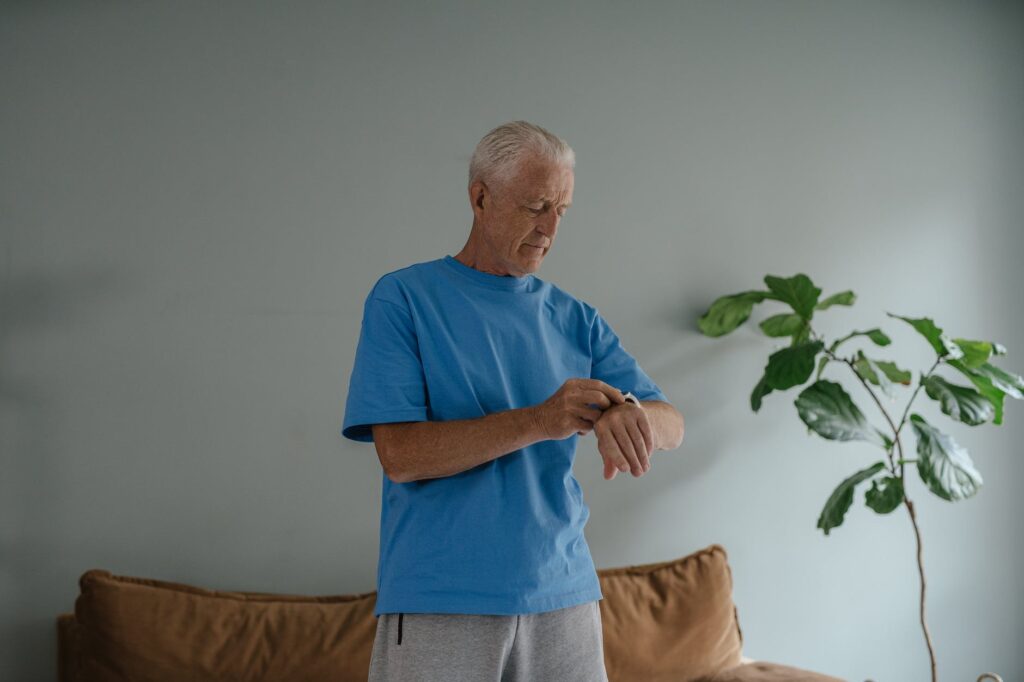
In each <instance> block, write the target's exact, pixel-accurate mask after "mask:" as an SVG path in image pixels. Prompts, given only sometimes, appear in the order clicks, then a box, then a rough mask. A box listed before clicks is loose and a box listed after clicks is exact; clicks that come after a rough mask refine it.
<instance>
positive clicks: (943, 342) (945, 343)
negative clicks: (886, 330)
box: [886, 312, 964, 360]
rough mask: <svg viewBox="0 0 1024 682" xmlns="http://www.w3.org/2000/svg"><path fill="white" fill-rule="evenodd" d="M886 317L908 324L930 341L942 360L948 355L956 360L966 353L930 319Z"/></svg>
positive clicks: (888, 313)
mask: <svg viewBox="0 0 1024 682" xmlns="http://www.w3.org/2000/svg"><path fill="white" fill-rule="evenodd" d="M886 315H888V316H889V317H895V318H897V319H900V320H903V321H904V322H908V323H909V324H910V326H912V327H913V328H914V329H916V330H917V332H918V333H919V334H920V335H921V336H923V337H924V338H925V339H927V340H928V343H930V344H931V345H932V348H933V349H934V350H935V352H936V353H937V354H938V355H939V357H940V358H944V357H946V356H947V355H948V356H949V357H950V359H954V360H955V359H958V358H960V357H962V356H963V354H964V352H963V351H962V350H960V346H958V345H957V344H956V342H955V341H953V339H951V338H949V337H948V336H946V335H945V334H943V333H942V330H941V329H939V328H938V327H936V326H935V323H934V322H932V321H931V319H930V318H927V317H903V316H902V315H893V314H892V313H890V312H887V313H886Z"/></svg>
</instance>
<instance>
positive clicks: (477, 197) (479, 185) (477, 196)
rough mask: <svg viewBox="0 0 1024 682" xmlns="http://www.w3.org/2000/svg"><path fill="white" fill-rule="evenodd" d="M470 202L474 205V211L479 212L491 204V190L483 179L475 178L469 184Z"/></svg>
mask: <svg viewBox="0 0 1024 682" xmlns="http://www.w3.org/2000/svg"><path fill="white" fill-rule="evenodd" d="M469 203H470V204H471V205H472V206H473V213H475V214H479V213H480V212H481V211H483V210H484V207H485V206H486V207H487V208H490V206H491V191H490V189H489V188H488V187H487V185H486V184H484V182H483V181H482V180H474V181H473V184H471V185H470V186H469Z"/></svg>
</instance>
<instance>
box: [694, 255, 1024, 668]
mask: <svg viewBox="0 0 1024 682" xmlns="http://www.w3.org/2000/svg"><path fill="white" fill-rule="evenodd" d="M764 283H765V285H766V287H767V289H765V290H749V291H741V292H739V293H735V294H729V295H727V296H722V297H720V298H718V299H716V300H715V301H714V302H713V303H712V304H711V306H710V307H709V308H708V309H707V310H706V311H705V312H704V313H703V314H702V315H701V316H700V318H699V320H698V323H697V324H698V327H699V328H700V330H701V332H702V333H704V334H706V335H707V336H711V337H719V336H723V335H725V334H728V333H729V332H731V331H732V330H734V329H736V328H737V327H738V326H739V325H741V324H742V323H743V322H744V321H746V320H747V318H748V317H750V313H751V310H752V309H753V306H754V305H755V304H757V303H761V302H762V301H765V300H772V301H778V302H780V303H782V304H784V305H786V306H788V307H789V309H788V310H786V311H785V312H782V313H779V314H776V315H772V316H771V317H768V318H766V319H765V320H763V321H762V322H761V323H760V324H759V327H760V329H761V331H763V332H764V333H765V334H766V335H767V336H769V337H772V338H787V337H788V338H789V340H790V341H789V345H787V346H785V347H783V348H780V349H778V350H776V351H775V352H773V353H772V354H771V355H769V356H768V362H767V364H766V365H765V368H764V374H763V376H762V377H761V379H760V380H759V381H758V382H757V384H756V385H755V386H754V389H753V391H752V392H751V394H750V407H751V409H753V410H754V412H757V411H758V410H759V409H760V407H761V401H762V399H763V398H764V397H765V396H767V395H769V394H770V393H772V392H773V391H784V390H787V389H790V388H794V387H798V386H803V385H804V384H807V383H808V381H810V380H811V378H812V375H813V379H814V380H813V383H810V384H809V385H807V386H806V387H805V388H803V390H802V391H800V394H799V395H798V396H797V398H796V400H795V401H794V403H795V405H796V410H797V414H798V415H799V417H800V419H801V420H802V421H803V422H804V424H806V425H807V428H808V433H810V432H811V431H813V432H814V433H817V434H818V435H819V436H822V437H823V438H827V439H829V440H835V441H850V440H862V441H867V442H868V443H870V444H872V445H874V446H876V447H878V448H879V449H880V450H882V451H883V452H884V458H882V459H879V460H878V461H876V462H874V463H872V464H871V465H870V466H868V467H865V468H863V469H861V470H859V471H857V472H855V473H853V474H851V475H850V476H849V477H847V478H846V479H844V480H843V481H842V482H841V483H839V485H838V486H837V487H836V489H835V490H834V491H833V492H832V494H831V495H830V496H829V498H828V499H827V500H826V502H825V506H824V508H823V509H822V511H821V514H820V516H819V517H818V525H817V527H818V528H820V529H821V530H822V532H823V533H824V534H825V535H828V534H829V531H830V530H831V529H833V528H835V527H837V526H839V525H841V524H842V522H843V517H844V516H845V514H846V512H847V510H849V508H850V505H851V504H852V503H853V499H854V494H855V491H856V488H857V486H859V485H862V484H863V485H864V486H865V493H864V503H865V504H866V505H867V506H868V507H869V508H870V509H872V510H874V511H875V512H877V513H879V514H888V513H890V512H892V511H894V510H895V509H896V508H897V507H899V506H900V505H902V506H904V507H905V508H906V510H907V513H908V514H909V517H910V523H911V525H913V527H914V536H915V538H916V540H917V568H918V573H919V575H920V578H921V606H920V618H921V628H922V630H923V631H924V639H925V644H926V645H927V647H928V656H929V658H930V660H931V679H932V682H937V680H938V677H937V669H936V663H935V650H934V647H933V646H932V638H931V635H930V634H929V632H928V623H927V620H926V618H925V574H924V560H923V558H922V541H921V531H920V528H919V527H918V523H917V512H916V510H915V507H914V502H913V501H912V500H911V499H910V498H908V497H907V494H906V486H905V485H904V482H905V474H906V468H905V465H907V464H914V465H916V469H917V472H918V475H919V476H920V478H921V480H922V481H923V482H924V484H925V486H926V487H927V488H928V490H930V491H931V492H932V493H934V494H935V495H937V496H939V497H940V498H942V499H943V500H946V501H948V502H956V501H957V500H963V499H966V498H968V497H972V496H973V495H975V494H976V493H977V492H978V490H979V489H980V488H981V485H982V477H981V474H980V473H979V472H978V470H977V469H976V468H975V466H974V464H973V462H972V461H971V458H970V455H969V454H968V452H967V450H966V449H964V447H963V446H961V445H960V444H959V443H957V442H956V441H955V440H954V439H953V438H952V437H951V436H949V435H947V434H945V433H943V432H942V431H941V430H940V429H939V428H938V427H937V426H935V425H934V424H931V423H929V422H928V421H927V420H925V418H924V417H922V416H921V415H920V414H918V413H916V412H910V407H911V405H912V404H913V402H914V400H915V399H916V398H917V397H918V395H919V394H921V389H924V395H925V396H927V397H928V398H931V399H932V400H935V401H937V402H938V404H939V407H940V409H941V410H942V412H943V413H944V414H946V415H948V416H949V417H950V418H952V419H955V420H957V421H959V422H961V423H963V424H967V425H969V426H978V425H981V424H986V423H989V422H991V423H992V424H997V425H998V424H1002V422H1003V399H1004V398H1005V397H1006V396H1010V397H1011V398H1016V399H1018V400H1020V399H1021V398H1022V397H1024V380H1022V379H1021V377H1020V376H1018V375H1017V374H1014V373H1012V372H1008V371H1006V370H1004V369H1001V368H999V367H997V366H996V365H994V364H992V363H991V362H990V361H991V360H992V359H993V357H994V356H997V355H1004V354H1005V353H1006V348H1005V347H1004V346H1003V345H1002V344H999V343H996V342H994V341H982V340H975V339H968V338H961V337H950V336H949V335H948V334H946V333H945V332H944V331H943V330H942V329H941V328H940V327H938V326H936V324H935V323H934V322H933V321H932V320H931V319H929V318H927V317H916V318H915V317H906V316H903V315H895V314H893V313H889V312H887V313H886V314H887V315H888V316H889V317H892V318H894V319H898V320H901V321H903V322H905V323H907V324H909V325H910V326H912V327H913V328H914V329H915V330H916V331H917V332H918V333H919V334H920V335H921V336H922V337H924V339H925V340H926V341H927V342H928V344H929V345H930V346H931V349H932V351H934V354H935V357H934V360H933V361H932V362H931V366H930V367H929V368H928V369H927V371H925V372H921V373H920V374H919V376H918V377H917V381H916V383H915V381H914V377H913V374H912V373H911V372H910V371H909V370H904V369H902V368H900V367H897V366H896V364H895V363H893V362H891V361H888V360H882V359H878V358H876V357H872V356H873V354H874V353H873V351H872V352H871V354H870V355H869V353H867V352H865V351H864V350H863V349H861V348H858V349H857V350H856V351H851V352H847V351H848V349H849V348H850V346H852V345H854V343H855V342H870V343H872V344H874V345H876V346H888V345H889V344H890V343H891V340H890V338H889V336H888V335H886V334H885V333H884V332H883V331H882V330H881V329H879V328H877V327H875V328H872V329H866V330H854V331H851V332H850V333H848V334H846V335H845V336H841V337H839V338H837V339H835V340H833V341H831V343H830V342H828V340H826V339H825V338H823V337H822V336H821V335H819V334H818V333H817V332H816V331H815V330H814V328H813V327H812V320H813V317H814V313H815V312H817V311H820V310H826V309H828V308H830V307H832V306H834V305H844V306H850V305H853V303H854V301H855V300H856V296H855V294H854V293H853V291H849V290H847V291H841V292H839V293H836V294H833V295H831V296H828V297H827V298H825V299H821V298H820V296H821V289H819V288H818V287H816V286H814V283H813V282H812V281H811V279H810V278H809V277H808V276H807V275H805V274H797V275H794V276H792V277H778V276H775V275H767V276H765V278H764ZM844 344H845V345H844ZM841 346H842V347H843V348H842V350H840V347H841ZM830 363H831V364H835V365H836V366H839V367H842V368H844V369H848V370H849V371H850V374H847V375H846V376H850V377H852V378H853V379H854V380H855V381H857V382H858V383H859V384H860V385H861V386H862V387H863V388H864V389H865V391H866V392H867V395H868V396H869V397H870V399H871V400H872V402H874V404H875V406H876V407H877V408H878V410H879V412H880V413H881V416H882V418H883V419H884V420H885V426H884V428H876V427H875V426H874V425H872V424H871V423H869V421H868V419H867V418H866V417H865V415H864V413H863V412H862V411H861V410H860V408H859V407H858V406H857V404H856V403H855V402H854V400H853V398H851V397H850V395H849V394H848V393H847V392H846V391H845V390H844V389H843V387H842V385H841V384H839V383H838V382H836V381H831V380H829V379H823V378H822V372H823V371H824V370H825V368H826V367H827V366H829V365H830ZM815 365H817V370H815ZM940 368H944V369H946V368H948V370H950V371H952V372H955V373H956V374H955V376H957V377H958V378H960V379H966V380H967V381H968V382H969V383H970V385H964V384H962V383H955V382H953V381H951V380H949V379H948V378H946V377H943V376H941V375H940V374H938V373H937V370H939V369H940ZM912 385H913V391H912V392H911V394H910V398H909V399H908V400H907V404H906V407H905V408H904V410H903V413H902V415H900V416H899V418H898V419H897V418H896V417H894V416H893V415H891V414H889V412H888V411H887V410H886V406H885V405H884V404H883V403H882V401H881V400H880V399H879V392H881V393H883V394H885V395H886V396H888V397H890V398H895V397H896V395H897V390H898V389H897V387H908V388H909V387H911V386H912ZM908 425H909V427H910V429H905V427H907V426H908ZM908 430H910V431H912V432H913V434H914V436H915V439H916V450H915V453H916V458H914V457H908V456H907V455H908V453H907V452H906V451H905V450H904V445H903V441H902V439H901V434H902V435H905V434H906V432H907V431H908ZM915 453H912V454H915ZM981 679H996V680H1000V682H1001V678H1000V677H999V676H998V675H995V674H994V673H984V674H983V675H982V676H981V677H980V678H979V680H981Z"/></svg>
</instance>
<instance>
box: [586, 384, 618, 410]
mask: <svg viewBox="0 0 1024 682" xmlns="http://www.w3.org/2000/svg"><path fill="white" fill-rule="evenodd" d="M580 399H581V400H585V401H586V404H587V405H596V406H597V408H598V409H599V410H607V409H608V408H609V407H611V406H612V405H615V404H616V403H615V402H614V401H613V400H612V399H611V398H609V397H608V394H607V393H605V392H604V391H599V390H597V389H596V388H586V389H583V390H582V391H581V392H580Z"/></svg>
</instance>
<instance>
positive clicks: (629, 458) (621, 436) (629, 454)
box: [612, 425, 643, 476]
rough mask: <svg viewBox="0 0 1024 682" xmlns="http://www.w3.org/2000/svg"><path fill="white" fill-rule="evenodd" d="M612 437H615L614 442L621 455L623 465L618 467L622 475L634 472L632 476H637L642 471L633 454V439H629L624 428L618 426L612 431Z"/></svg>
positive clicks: (638, 461)
mask: <svg viewBox="0 0 1024 682" xmlns="http://www.w3.org/2000/svg"><path fill="white" fill-rule="evenodd" d="M612 435H613V436H614V437H615V442H616V443H618V445H619V451H620V452H621V453H622V459H623V462H624V466H625V468H623V465H620V466H619V469H622V473H626V472H627V471H633V472H635V473H634V474H633V475H634V476H639V475H640V474H641V473H642V472H643V469H641V468H640V460H639V459H637V456H636V453H635V452H633V439H632V438H631V437H630V435H629V432H628V431H627V430H626V428H625V427H624V426H621V425H620V426H619V428H617V429H612Z"/></svg>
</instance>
